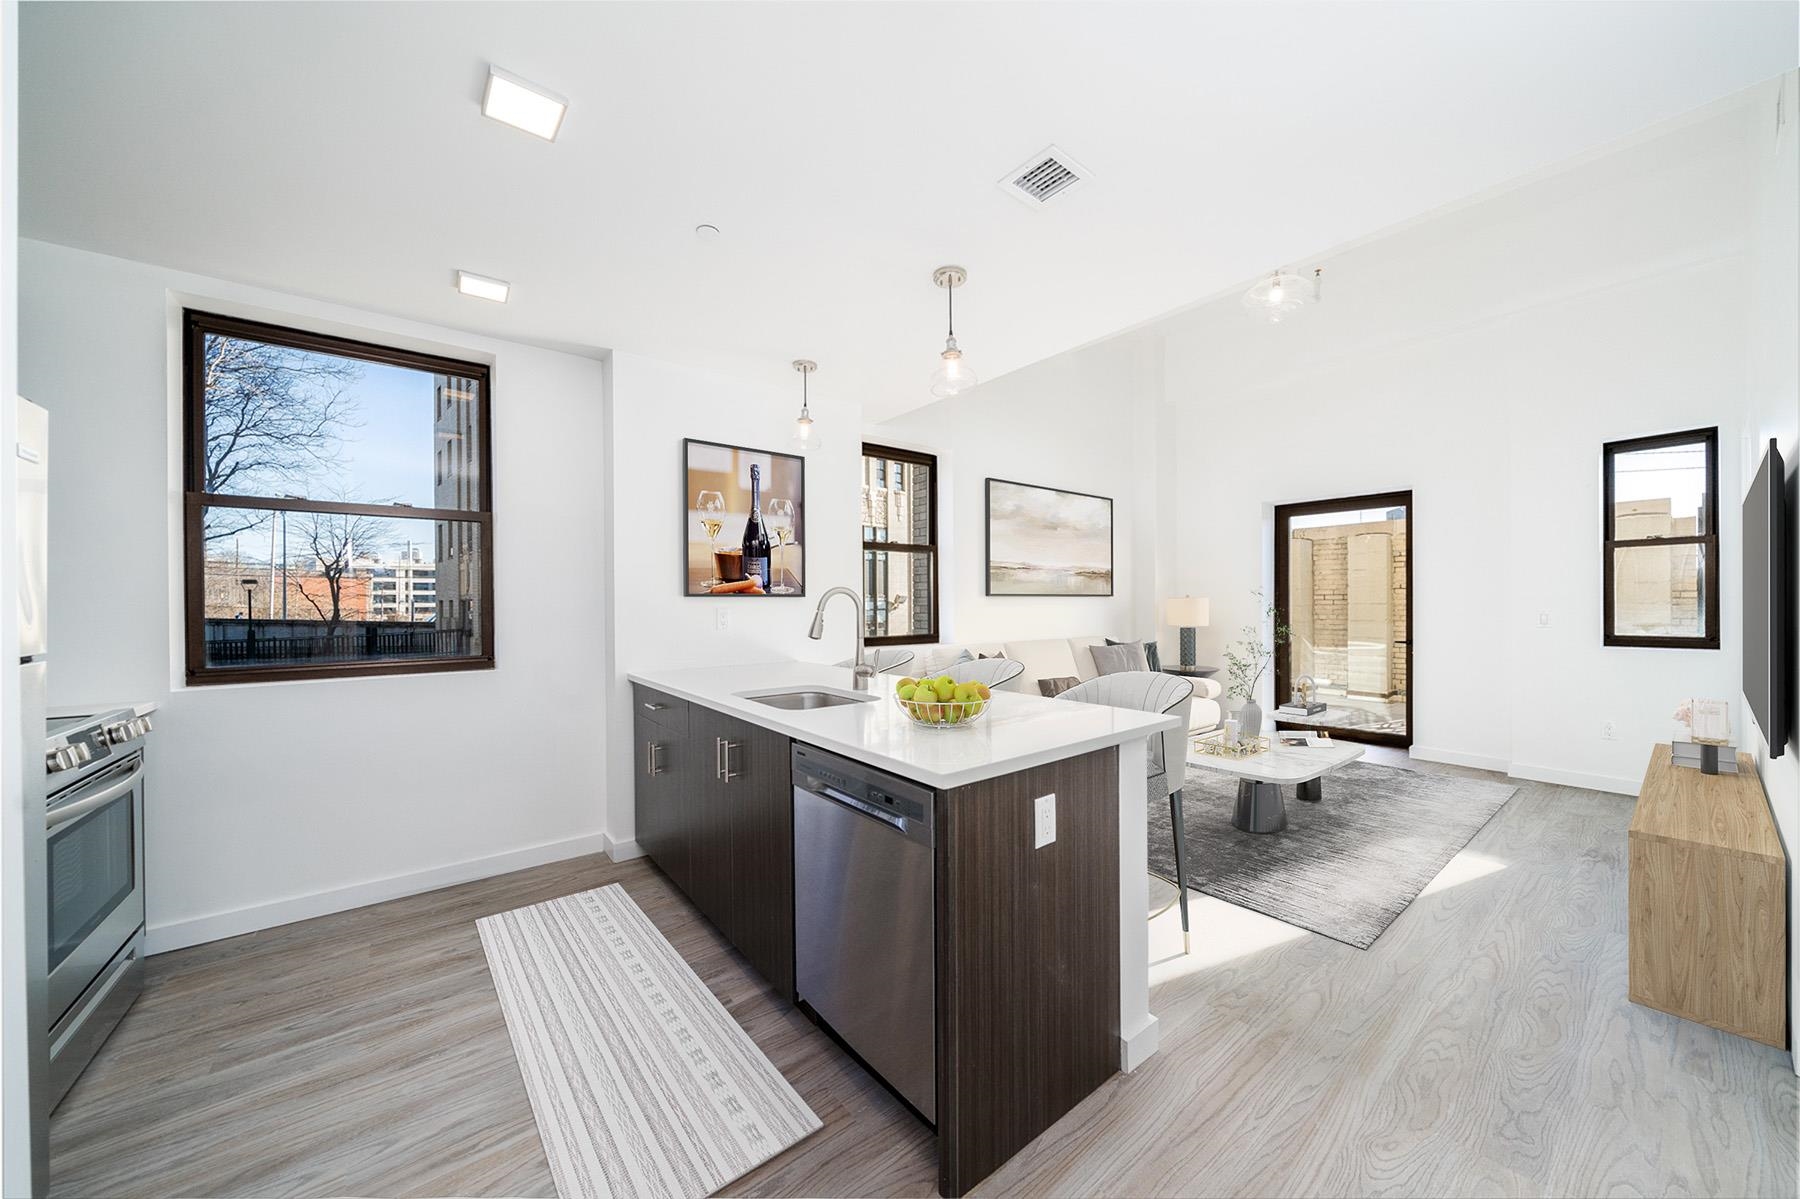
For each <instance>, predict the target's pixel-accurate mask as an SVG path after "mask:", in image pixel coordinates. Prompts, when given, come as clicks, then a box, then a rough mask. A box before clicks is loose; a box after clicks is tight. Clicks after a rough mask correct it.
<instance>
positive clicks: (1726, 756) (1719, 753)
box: [1669, 740, 1738, 774]
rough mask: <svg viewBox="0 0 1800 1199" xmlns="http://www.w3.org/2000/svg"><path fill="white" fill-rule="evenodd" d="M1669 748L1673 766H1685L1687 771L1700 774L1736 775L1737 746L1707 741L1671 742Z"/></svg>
mask: <svg viewBox="0 0 1800 1199" xmlns="http://www.w3.org/2000/svg"><path fill="white" fill-rule="evenodd" d="M1669 748H1670V750H1671V751H1673V756H1674V760H1675V765H1677V766H1685V767H1687V768H1688V769H1689V770H1698V771H1700V772H1701V773H1702V774H1736V773H1737V768H1738V761H1737V746H1735V745H1719V744H1716V743H1713V742H1709V741H1680V740H1677V741H1673V742H1671V743H1670V745H1669Z"/></svg>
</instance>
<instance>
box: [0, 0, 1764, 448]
mask: <svg viewBox="0 0 1800 1199" xmlns="http://www.w3.org/2000/svg"><path fill="white" fill-rule="evenodd" d="M21 7H22V18H21V25H22V34H21V55H20V58H21V68H20V75H21V84H20V86H21V122H20V124H21V135H20V141H21V176H20V178H21V188H20V191H21V231H22V233H23V234H24V235H25V236H27V237H35V238H43V239H46V240H50V241H56V242H63V243H66V244H69V245H74V246H80V247H84V248H88V249H93V250H98V251H101V252H104V253H109V254H118V255H123V256H126V257H130V258H138V259H143V260H146V261H150V262H157V263H163V264H167V265H171V266H177V267H181V268H183V269H187V270H193V271H198V272H201V273H204V274H210V275H216V276H220V277H224V278H228V279H234V280H239V281H243V282H248V283H254V284H260V285H264V286H267V287H271V288H277V289H280V290H284V291H289V292H295V293H300V294H304V295H309V296H315V297H319V298H324V299H329V300H335V301H340V302H343V303H348V304H353V305H357V306H360V307H364V308H368V309H374V310H378V311H382V312H389V313H394V314H399V315H403V316H407V317H412V318H416V319H420V320H425V321H431V322H435V323H439V324H444V325H450V326H454V327H459V328H464V329H469V330H475V331H479V332H483V333H490V334H495V335H498V336H503V337H511V338H517V339H520V340H526V341H533V342H539V343H544V344H550V345H557V346H564V347H583V348H592V349H599V348H618V349H623V350H631V351H636V352H640V353H645V354H650V355H655V356H659V357H665V358H669V359H673V360H677V361H683V362H689V363H695V364H699V365H705V366H711V367H715V368H719V369H724V370H729V371H733V372H736V373H739V374H741V375H744V376H745V377H747V378H756V379H760V380H765V381H769V382H774V383H780V384H782V385H784V386H791V385H793V375H792V372H791V371H790V370H789V369H788V366H787V362H788V360H789V359H790V358H794V357H801V356H804V357H810V358H816V359H817V360H818V361H819V364H820V370H819V374H818V375H817V376H816V377H815V384H816V387H815V390H814V396H815V398H816V400H817V402H820V403H822V404H829V403H830V400H831V397H833V396H844V397H846V398H848V397H855V398H858V399H860V400H861V401H862V402H863V403H864V405H865V410H866V411H867V412H868V413H869V414H870V415H871V416H876V417H880V416H886V415H890V414H893V413H897V412H899V411H903V410H905V409H907V408H911V407H915V406H917V405H919V404H922V403H926V402H928V401H929V399H930V396H929V394H928V392H927V390H926V382H927V379H928V377H929V375H930V372H931V369H932V367H933V366H935V365H936V359H935V354H936V351H937V350H938V349H939V348H941V346H942V338H943V294H942V293H941V292H940V291H938V290H937V289H936V288H934V287H933V286H932V284H931V270H932V268H933V267H935V266H937V265H939V264H940V263H945V262H957V263H961V264H963V265H965V266H967V267H968V268H969V272H970V279H969V284H968V287H967V288H966V289H965V290H964V291H963V292H961V293H959V295H958V303H957V328H958V333H959V337H960V340H961V341H962V343H963V347H964V349H965V351H966V353H967V356H968V357H967V361H968V362H969V364H970V365H971V366H973V367H974V369H975V370H976V371H977V372H978V373H979V374H981V376H982V377H983V378H992V377H994V376H995V375H998V374H1001V373H1004V372H1006V371H1010V370H1014V369H1016V368H1018V367H1021V366H1024V365H1026V364H1028V363H1031V362H1034V361H1037V360H1039V359H1042V358H1045V357H1048V356H1050V355H1052V354H1054V353H1057V352H1060V351H1062V350H1066V349H1070V348H1072V347H1074V346H1077V345H1081V344H1084V343H1087V342H1090V341H1094V340H1097V339H1099V338H1102V337H1104V336H1107V335H1109V334H1111V333H1114V332H1116V331H1118V330H1120V329H1124V328H1127V327H1130V326H1132V325H1135V324H1138V323H1140V322H1143V321H1145V320H1148V319H1150V318H1152V317H1155V316H1157V315H1160V314H1163V313H1166V312H1168V311H1170V310H1172V309H1176V308H1179V307H1181V306H1183V305H1186V304H1189V303H1192V302H1194V301H1195V300H1198V299H1200V298H1202V297H1204V296H1207V295H1210V294H1213V293H1215V292H1217V291H1219V290H1220V289H1221V288H1224V287H1227V286H1230V285H1232V284H1233V283H1235V282H1238V281H1242V280H1247V279H1249V278H1250V277H1252V276H1254V275H1256V274H1258V273H1260V272H1262V271H1264V270H1267V269H1269V268H1271V267H1273V266H1276V265H1280V264H1290V265H1299V266H1307V265H1311V263H1310V261H1308V260H1306V259H1305V257H1304V256H1306V255H1309V254H1312V253H1316V252H1317V251H1319V250H1320V249H1321V248H1323V247H1328V246H1333V245H1337V244H1339V243H1342V242H1345V241H1348V240H1350V239H1352V238H1355V237H1358V236H1361V235H1363V234H1366V233H1369V232H1371V231H1373V230H1375V229H1378V228H1381V227H1384V226H1386V225H1390V224H1393V223H1395V222H1397V221H1401V220H1404V219H1407V218H1409V217H1412V216H1415V215H1417V214H1419V213H1421V212H1424V211H1427V210H1429V209H1431V208H1434V207H1437V206H1439V205H1441V204H1444V203H1447V202H1449V201H1452V200H1456V199H1459V198H1462V197H1464V196H1467V195H1470V194H1472V193H1475V192H1478V191H1480V190H1482V189H1484V188H1487V187H1490V186H1493V185H1495V184H1497V183H1501V182H1503V181H1505V180H1507V179H1510V178H1513V177H1514V176H1517V175H1520V174H1523V173H1525V172H1527V171H1532V170H1536V169H1538V168H1541V167H1544V166H1547V165H1549V164H1551V163H1554V162H1557V161H1559V160H1562V159H1564V158H1568V157H1570V156H1573V155H1575V154H1578V153H1580V152H1582V151H1585V150H1588V149H1591V148H1593V147H1595V146H1598V145H1601V144H1603V143H1606V142H1608V141H1611V140H1613V139H1615V138H1619V137H1621V136H1624V135H1626V134H1629V133H1631V132H1634V131H1636V130H1638V129H1640V128H1642V127H1644V126H1645V125H1648V124H1651V123H1653V122H1655V121H1657V120H1660V119H1662V118H1665V117H1669V116H1673V115H1675V114H1678V113H1681V112H1684V111H1687V110H1689V109H1692V108H1695V107H1698V106H1700V105H1701V104H1704V103H1707V102H1709V101H1711V100H1714V99H1717V98H1719V97H1721V96H1724V95H1726V94H1729V93H1731V92H1733V91H1736V90H1738V89H1741V88H1744V87H1747V86H1749V85H1750V84H1752V83H1755V82H1757V81H1759V80H1762V79H1765V78H1767V77H1769V76H1771V75H1774V74H1776V73H1778V72H1779V71H1782V70H1784V69H1787V68H1789V67H1791V66H1793V65H1794V63H1795V55H1796V51H1795V46H1796V25H1795V13H1796V6H1795V5H1794V4H1792V3H1761V4H1755V3H1723V2H1712V0H1705V2H1701V3H1629V2H1621V3H1556V4H1535V3H1512V2H1502V3H1474V2H1471V3H1362V4H1336V3H1287V4H1270V3H1232V4H1186V5H1183V4H1144V5H1140V4H1128V3H1069V4H1051V5H1039V4H1023V3H1021V4H998V3H995V4H924V3H888V4H801V3H727V4H698V3H694V4H681V3H663V4H588V5H550V4H544V5H540V4H524V3H513V4H485V3H471V4H453V3H417V4H355V5H351V4H247V3H239V4H220V5H212V4H201V5H191V4H124V5H113V4H52V3H26V4H24V5H22V6H21ZM489 62H493V63H496V64H498V65H501V66H503V67H505V68H507V69H509V70H511V71H513V72H516V73H517V74H519V75H522V76H524V77H526V78H527V79H531V80H533V81H535V82H538V83H540V84H542V85H544V86H546V87H548V88H550V89H552V90H555V91H558V92H560V93H562V94H563V95H565V96H567V97H568V98H569V100H570V105H571V107H570V111H569V115H568V118H567V120H566V121H565V123H564V125H563V130H562V134H561V136H560V137H559V139H558V140H557V141H556V142H555V143H554V144H551V143H546V142H542V141H540V140H538V139H536V138H533V137H530V136H528V135H525V134H522V133H518V132H516V131H514V130H511V129H508V128H506V127H504V126H501V125H498V124H496V123H494V122H492V121H488V120H485V119H483V118H482V117H481V116H480V114H479V109H478V101H479V99H480V94H481V87H482V83H483V79H484V77H485V73H486V69H487V65H488V63H489ZM1052 142H1054V143H1056V144H1058V145H1060V146H1061V147H1062V148H1063V149H1064V150H1065V151H1067V152H1068V153H1069V154H1071V155H1073V156H1074V157H1075V158H1076V159H1077V160H1079V161H1080V162H1082V163H1083V164H1084V165H1085V166H1087V167H1088V168H1089V169H1090V170H1091V171H1092V172H1093V173H1094V175H1095V179H1094V181H1093V182H1091V183H1089V184H1086V185H1084V186H1083V187H1082V188H1080V189H1078V190H1077V191H1075V192H1073V193H1071V194H1070V195H1069V196H1067V197H1066V198H1065V199H1064V200H1063V201H1061V202H1059V203H1056V204H1053V205H1052V206H1050V207H1048V208H1046V209H1043V210H1041V211H1030V210H1028V209H1027V208H1025V207H1024V206H1023V205H1021V204H1020V203H1019V202H1018V201H1016V200H1014V199H1011V198H1010V197H1008V196H1007V195H1005V194H1004V193H1002V192H1001V191H1000V190H999V189H998V188H997V187H996V186H995V180H996V179H998V178H999V176H1000V175H1001V174H1002V173H1003V172H1005V171H1007V170H1008V169H1010V168H1011V167H1013V166H1015V165H1017V164H1018V163H1019V162H1020V161H1021V160H1022V159H1024V158H1025V157H1026V156H1028V155H1030V154H1032V153H1033V152H1035V151H1037V150H1039V149H1042V148H1043V147H1044V146H1045V145H1047V144H1049V143H1052ZM703 221H704V222H710V223H712V224H715V225H717V226H719V227H720V229H721V230H723V237H722V238H721V239H720V240H719V241H718V242H716V243H715V244H711V245H705V244H701V243H700V242H698V241H697V240H696V238H695V237H694V235H693V232H692V230H693V227H694V225H695V224H697V223H699V222H703ZM459 267H460V268H464V269H467V270H471V271H476V272H479V273H481V274H486V275H493V276H497V277H499V278H502V279H506V280H509V281H510V282H511V283H512V284H513V298H512V301H511V302H510V303H508V304H506V305H505V306H504V307H502V306H497V305H492V304H488V303H485V302H483V301H478V300H471V299H468V298H465V297H462V296H459V295H458V294H457V293H456V292H455V290H454V288H453V286H452V283H453V272H454V271H455V269H456V268H459Z"/></svg>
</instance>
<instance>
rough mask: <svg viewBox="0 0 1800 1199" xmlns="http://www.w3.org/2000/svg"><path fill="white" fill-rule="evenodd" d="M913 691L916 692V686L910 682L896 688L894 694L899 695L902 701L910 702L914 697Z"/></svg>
mask: <svg viewBox="0 0 1800 1199" xmlns="http://www.w3.org/2000/svg"><path fill="white" fill-rule="evenodd" d="M913 691H914V686H913V684H912V683H911V682H910V681H908V682H904V683H901V684H900V686H899V687H897V688H895V689H894V694H895V695H898V696H899V697H900V698H901V699H902V700H908V699H911V698H912V697H913Z"/></svg>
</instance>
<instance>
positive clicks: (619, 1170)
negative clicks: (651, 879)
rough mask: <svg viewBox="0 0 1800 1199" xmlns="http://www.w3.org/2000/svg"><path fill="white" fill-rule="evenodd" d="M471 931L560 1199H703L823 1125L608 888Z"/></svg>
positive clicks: (627, 901)
mask: <svg viewBox="0 0 1800 1199" xmlns="http://www.w3.org/2000/svg"><path fill="white" fill-rule="evenodd" d="M476 927H477V929H478V930H479V931H480V933H481V946H482V949H484V950H485V951H486V952H487V960H488V970H489V971H490V972H491V973H492V974H493V977H494V988H495V990H497V991H498V992H499V994H500V1010H501V1011H502V1012H503V1013H505V1016H506V1030H507V1032H508V1033H509V1034H510V1035H511V1037H512V1044H513V1052H514V1053H515V1054H516V1055H517V1056H518V1059H519V1069H520V1072H521V1073H523V1074H524V1076H525V1091H526V1094H528V1095H529V1096H530V1097H531V1111H532V1114H533V1115H534V1116H535V1117H536V1118H537V1126H538V1135H539V1137H541V1138H542V1139H543V1142H544V1153H545V1155H546V1156H548V1157H549V1159H550V1172H551V1174H552V1175H553V1176H554V1178H555V1180H556V1193H557V1194H558V1195H559V1196H561V1197H562V1199H588V1197H589V1196H594V1197H600V1196H608V1197H617V1199H630V1197H633V1196H639V1195H645V1196H648V1195H668V1196H695V1197H697V1196H701V1195H710V1194H712V1192H713V1191H715V1190H717V1189H718V1188H719V1187H722V1186H724V1185H725V1184H726V1183H728V1182H730V1181H732V1180H733V1179H735V1178H738V1177H740V1176H741V1175H743V1174H745V1173H747V1172H748V1171H750V1170H752V1169H754V1168H755V1167H757V1166H759V1165H761V1164H762V1163H763V1162H765V1161H768V1160H769V1159H770V1158H771V1157H774V1156H775V1155H776V1154H777V1153H780V1152H782V1151H783V1150H784V1149H787V1148H788V1147H789V1146H791V1145H794V1144H796V1143H797V1142H799V1141H800V1140H801V1139H802V1138H804V1137H806V1136H807V1135H808V1134H810V1133H812V1132H814V1131H815V1130H817V1129H818V1128H819V1127H820V1122H819V1118H818V1117H817V1116H816V1115H814V1114H813V1112H812V1109H811V1108H809V1107H807V1106H806V1104H805V1103H804V1102H803V1101H802V1100H801V1098H800V1096H799V1095H798V1094H796V1093H795V1091H794V1088H793V1087H791V1086H789V1085H788V1082H787V1080H786V1079H785V1078H783V1077H782V1076H781V1073H780V1072H779V1071H778V1070H776V1069H775V1067H774V1066H773V1065H771V1064H770V1062H769V1059H768V1058H766V1057H764V1056H763V1053H762V1051H761V1050H760V1049H758V1048H757V1047H756V1045H755V1044H754V1043H753V1042H752V1041H751V1040H750V1038H749V1036H747V1035H746V1034H745V1033H744V1030H743V1029H741V1028H739V1027H738V1025H737V1023H736V1022H735V1021H733V1020H732V1018H731V1016H730V1014H729V1013H727V1012H726V1011H725V1009H724V1007H722V1006H721V1005H720V1003H719V1001H718V1000H717V999H715V998H713V994H712V992H711V991H708V990H707V989H706V984H704V983H702V982H701V981H700V979H699V977H698V976H697V975H695V973H694V972H693V970H692V969H691V968H690V967H689V966H688V964H687V963H686V962H684V961H682V959H681V955H680V954H678V953H676V952H675V947H674V946H672V945H670V944H669V942H668V941H667V940H666V939H665V938H664V937H663V935H662V934H661V933H660V932H658V931H657V930H656V926H655V925H654V924H652V923H651V922H650V918H649V917H648V916H646V915H644V913H643V911H642V910H641V909H640V908H639V907H638V906H637V904H635V903H633V902H632V901H631V897H630V896H629V895H627V894H625V888H624V887H622V886H620V885H619V884H617V883H614V884H613V885H611V886H608V887H601V888H599V889H597V890H594V891H583V892H581V893H579V894H576V895H566V896H564V897H563V898H561V899H552V900H550V901H549V902H548V903H538V904H532V905H531V906H530V907H523V908H517V909H514V910H513V911H510V912H502V913H501V914H499V915H497V916H488V917H486V918H484V919H481V920H478V921H476Z"/></svg>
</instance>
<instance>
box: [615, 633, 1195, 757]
mask: <svg viewBox="0 0 1800 1199" xmlns="http://www.w3.org/2000/svg"><path fill="white" fill-rule="evenodd" d="M626 677H627V678H629V679H630V680H631V681H632V682H634V683H641V684H643V685H644V686H646V687H654V688H655V689H656V690H658V691H665V692H667V693H669V694H670V695H674V696H676V697H678V698H681V699H685V700H688V701H689V702H691V703H696V704H700V705H702V706H704V707H708V708H712V709H713V710H715V711H718V712H725V713H727V714H729V715H732V716H735V717H738V718H739V719H741V720H744V721H747V722H748V723H750V724H755V725H760V726H762V727H763V728H766V729H771V730H773V731H775V732H777V733H781V734H783V735H785V736H788V737H792V738H793V739H794V740H796V741H804V742H805V743H806V744H808V745H814V746H817V747H818V748H820V749H824V750H829V751H830V752H832V753H837V754H842V755H844V756H845V757H846V758H850V759H852V760H854V761H858V762H863V763H866V764H867V765H870V766H874V767H876V768H878V769H881V770H886V771H889V772H890V773H892V774H897V775H899V776H900V777H901V778H907V779H912V780H914V781H915V782H920V783H923V784H925V785H926V786H928V787H935V788H950V787H961V786H965V785H967V784H969V783H976V782H980V781H981V780H983V779H990V778H998V777H999V776H1001V775H1006V774H1012V773H1014V772H1016V771H1020V770H1025V769H1028V768H1029V767H1032V766H1042V765H1044V764H1045V763H1046V762H1057V761H1061V760H1062V759H1064V758H1072V757H1075V756H1076V755H1078V754H1084V753H1089V752H1091V751H1093V750H1096V749H1104V748H1105V747H1107V746H1109V745H1121V744H1124V743H1125V742H1127V741H1130V740H1132V739H1134V738H1143V737H1148V736H1150V735H1151V734H1152V733H1159V732H1162V731H1164V730H1166V729H1173V728H1177V727H1179V721H1178V720H1177V719H1176V718H1175V717H1174V716H1162V715H1153V714H1151V713H1148V712H1134V711H1131V710H1129V709H1126V708H1109V707H1103V706H1101V705H1099V704H1082V703H1073V702H1071V701H1068V700H1055V699H1044V698H1042V697H1040V696H1035V695H1021V694H1017V693H1014V692H1011V691H996V692H995V693H994V697H993V699H992V700H990V701H989V707H988V709H987V711H986V712H985V713H984V714H983V716H982V718H981V719H980V720H978V721H976V722H975V723H974V724H972V725H969V726H967V727H957V728H950V729H928V728H921V727H919V726H918V725H916V724H914V723H913V722H912V720H911V719H910V718H909V717H908V716H907V715H906V713H904V712H902V711H901V710H900V708H899V705H898V704H896V703H895V702H894V698H893V692H894V686H895V684H896V683H897V682H898V681H899V680H898V677H897V676H892V675H882V676H877V677H876V678H874V679H872V680H871V681H870V683H869V690H868V692H867V694H868V695H870V696H872V697H873V700H872V702H869V703H853V704H845V705H843V706H841V707H831V708H815V709H813V710H811V711H789V710H786V709H782V708H771V707H769V706H768V705H767V704H760V703H757V702H756V701H755V700H752V699H748V698H746V693H751V694H754V693H758V692H768V691H775V690H802V689H808V688H817V689H822V690H827V691H834V692H839V693H843V694H852V693H853V692H852V690H851V683H852V680H851V677H850V671H849V670H848V669H847V668H845V667H841V666H824V665H819V664H817V663H807V662H767V663H761V664H757V665H750V666H707V667H698V668H692V669H685V670H646V671H631V672H629V673H628V674H627V675H626Z"/></svg>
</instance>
